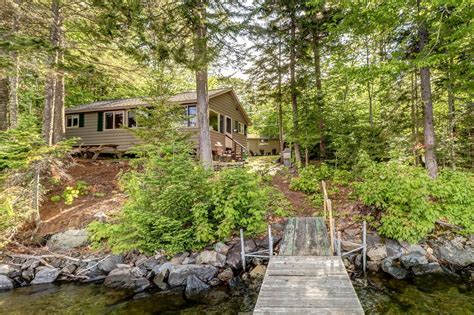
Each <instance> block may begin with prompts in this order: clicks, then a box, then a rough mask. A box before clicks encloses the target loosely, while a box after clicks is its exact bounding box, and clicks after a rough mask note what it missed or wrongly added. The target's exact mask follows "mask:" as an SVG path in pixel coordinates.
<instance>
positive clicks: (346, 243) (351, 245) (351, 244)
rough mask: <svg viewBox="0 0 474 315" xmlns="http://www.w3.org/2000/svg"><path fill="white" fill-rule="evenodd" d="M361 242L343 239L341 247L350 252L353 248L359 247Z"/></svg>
mask: <svg viewBox="0 0 474 315" xmlns="http://www.w3.org/2000/svg"><path fill="white" fill-rule="evenodd" d="M360 246H361V245H360V244H357V243H355V242H351V241H342V242H341V248H342V250H343V251H344V252H350V251H351V250H353V249H356V248H357V247H360Z"/></svg>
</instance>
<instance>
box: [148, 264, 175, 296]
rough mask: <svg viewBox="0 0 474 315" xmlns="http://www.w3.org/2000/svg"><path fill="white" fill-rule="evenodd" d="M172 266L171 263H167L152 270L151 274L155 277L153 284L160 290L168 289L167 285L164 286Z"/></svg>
mask: <svg viewBox="0 0 474 315" xmlns="http://www.w3.org/2000/svg"><path fill="white" fill-rule="evenodd" d="M172 266H173V265H172V264H171V263H169V262H167V263H164V264H162V265H159V266H155V268H153V270H152V273H153V274H154V275H155V276H154V277H153V283H154V284H155V285H156V286H157V287H158V288H160V289H161V290H166V289H168V284H166V280H167V279H168V276H169V273H170V269H171V268H172Z"/></svg>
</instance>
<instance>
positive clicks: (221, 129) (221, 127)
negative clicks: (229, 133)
mask: <svg viewBox="0 0 474 315" xmlns="http://www.w3.org/2000/svg"><path fill="white" fill-rule="evenodd" d="M224 129H225V117H224V115H221V114H219V132H220V133H224Z"/></svg>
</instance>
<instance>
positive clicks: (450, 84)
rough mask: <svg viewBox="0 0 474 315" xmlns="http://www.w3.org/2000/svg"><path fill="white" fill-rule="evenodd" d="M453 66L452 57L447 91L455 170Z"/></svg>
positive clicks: (452, 159)
mask: <svg viewBox="0 0 474 315" xmlns="http://www.w3.org/2000/svg"><path fill="white" fill-rule="evenodd" d="M452 64H453V59H452V57H451V58H450V59H449V64H448V84H447V90H448V133H449V155H450V160H451V167H452V168H455V167H456V150H455V141H454V135H455V131H456V128H455V118H456V109H455V105H454V92H453V85H454V84H453V80H454V79H453V76H452V73H451V70H452V69H451V68H452Z"/></svg>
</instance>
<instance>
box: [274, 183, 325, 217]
mask: <svg viewBox="0 0 474 315" xmlns="http://www.w3.org/2000/svg"><path fill="white" fill-rule="evenodd" d="M272 184H273V186H275V187H276V188H277V189H278V190H279V191H280V192H282V193H283V194H284V195H285V197H286V198H287V199H288V201H289V202H290V203H291V204H292V205H293V209H294V210H295V214H297V215H298V216H301V217H310V216H313V215H314V214H315V213H316V212H318V209H315V208H314V207H313V206H312V205H311V203H310V202H309V200H308V196H307V195H306V194H305V193H304V192H301V191H295V190H290V179H289V178H286V177H285V176H282V175H279V174H277V175H275V176H273V180H272Z"/></svg>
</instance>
